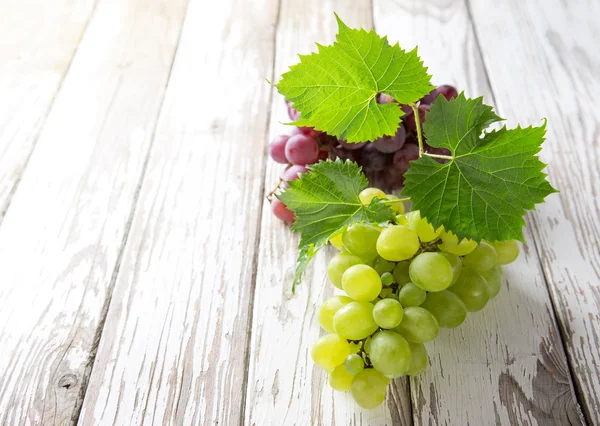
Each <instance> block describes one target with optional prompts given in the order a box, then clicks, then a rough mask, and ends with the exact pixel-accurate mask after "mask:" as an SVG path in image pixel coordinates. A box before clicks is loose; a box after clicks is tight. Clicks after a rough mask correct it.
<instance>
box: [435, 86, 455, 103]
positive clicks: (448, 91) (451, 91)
mask: <svg viewBox="0 0 600 426" xmlns="http://www.w3.org/2000/svg"><path fill="white" fill-rule="evenodd" d="M437 91H438V92H439V93H441V94H442V95H444V97H445V98H446V99H448V100H450V99H453V98H456V97H457V96H458V91H457V90H456V89H455V88H454V87H453V86H449V85H447V84H445V85H443V86H440V87H438V88H437Z"/></svg>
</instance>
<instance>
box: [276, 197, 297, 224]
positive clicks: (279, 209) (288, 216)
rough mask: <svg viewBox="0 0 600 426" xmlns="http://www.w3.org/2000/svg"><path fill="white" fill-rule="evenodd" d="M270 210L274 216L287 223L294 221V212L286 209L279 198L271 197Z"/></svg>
mask: <svg viewBox="0 0 600 426" xmlns="http://www.w3.org/2000/svg"><path fill="white" fill-rule="evenodd" d="M271 210H272V211H273V214H274V215H275V216H276V217H278V218H279V219H281V220H283V221H284V222H285V223H286V224H287V225H291V224H292V223H294V219H295V216H294V212H293V211H291V210H290V209H288V208H287V207H286V205H285V204H283V203H282V202H281V201H280V200H279V199H277V198H273V201H272V202H271Z"/></svg>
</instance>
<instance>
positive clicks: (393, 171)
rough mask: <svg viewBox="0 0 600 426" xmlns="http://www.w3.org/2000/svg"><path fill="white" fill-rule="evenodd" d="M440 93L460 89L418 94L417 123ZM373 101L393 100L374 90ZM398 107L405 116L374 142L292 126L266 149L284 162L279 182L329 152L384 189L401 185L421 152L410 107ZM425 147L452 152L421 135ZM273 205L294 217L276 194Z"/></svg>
mask: <svg viewBox="0 0 600 426" xmlns="http://www.w3.org/2000/svg"><path fill="white" fill-rule="evenodd" d="M440 95H443V96H444V97H445V98H446V99H452V98H455V97H456V96H458V92H457V91H456V89H455V88H454V87H452V86H449V85H443V86H439V87H437V88H436V89H434V90H432V91H431V92H430V93H429V94H427V95H425V96H424V97H423V98H421V100H420V101H419V107H418V112H419V119H420V122H421V125H422V124H423V122H424V121H425V114H426V113H427V112H428V111H429V105H430V104H431V103H433V102H434V101H435V100H436V99H437V98H438V96H440ZM377 102H378V103H380V104H384V103H392V102H396V101H395V100H394V99H393V98H392V97H391V96H389V95H384V94H381V95H378V97H377ZM286 104H287V108H288V115H289V116H290V118H291V119H292V120H293V121H296V120H298V118H299V117H300V113H299V112H298V111H296V110H295V109H294V108H293V107H292V105H291V103H290V102H288V101H286ZM400 108H402V110H403V111H404V116H402V122H401V123H400V127H398V130H397V131H396V134H395V135H393V136H384V137H382V138H379V139H376V140H374V141H372V142H371V141H365V142H359V143H348V142H346V141H343V140H340V139H338V138H336V137H335V136H331V135H328V134H327V133H324V132H321V131H318V130H315V129H313V128H311V127H293V128H292V134H291V135H279V136H277V137H275V139H274V140H273V141H272V142H271V144H270V145H269V155H270V156H271V158H272V159H273V160H275V161H276V162H278V163H282V164H286V165H287V167H286V169H285V171H284V172H283V175H282V176H281V182H280V184H281V185H283V186H284V187H287V186H288V184H287V182H288V181H290V180H294V179H297V178H298V175H299V174H300V173H305V172H307V171H308V169H307V168H306V166H307V165H309V164H313V163H316V162H318V161H319V160H325V159H327V158H331V159H336V158H340V159H342V160H352V161H354V162H356V163H358V165H360V166H361V167H362V169H363V171H364V173H365V175H366V176H367V179H368V180H369V185H370V186H373V187H377V188H380V189H382V190H383V191H385V192H386V193H392V192H393V191H395V190H398V189H400V188H401V187H402V185H403V183H404V173H405V172H406V171H407V170H408V169H409V168H410V161H412V160H416V159H417V158H419V147H418V143H417V124H416V121H415V116H414V112H413V109H412V108H411V107H410V106H408V105H402V104H400ZM423 148H424V150H425V152H429V153H431V154H441V155H450V151H448V150H447V149H445V148H433V147H431V146H429V145H427V140H426V139H425V137H424V136H423ZM436 160H437V161H440V162H443V161H445V160H443V159H436ZM271 208H272V210H273V213H274V214H275V216H277V217H278V218H279V219H281V220H283V221H284V222H286V223H287V224H291V223H293V221H294V213H293V212H292V211H290V210H289V209H287V208H286V206H285V204H283V203H282V202H281V201H279V200H278V199H277V198H273V199H272V201H271Z"/></svg>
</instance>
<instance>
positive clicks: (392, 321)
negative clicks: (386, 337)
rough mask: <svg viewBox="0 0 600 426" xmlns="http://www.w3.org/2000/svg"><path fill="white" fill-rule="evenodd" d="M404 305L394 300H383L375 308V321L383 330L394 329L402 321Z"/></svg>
mask: <svg viewBox="0 0 600 426" xmlns="http://www.w3.org/2000/svg"><path fill="white" fill-rule="evenodd" d="M402 314H403V311H402V305H401V304H400V302H398V301H397V300H394V299H383V300H380V301H379V302H377V304H376V305H375V307H374V308H373V319H374V320H375V322H376V323H377V325H378V326H379V327H381V328H394V327H397V326H398V324H400V321H402Z"/></svg>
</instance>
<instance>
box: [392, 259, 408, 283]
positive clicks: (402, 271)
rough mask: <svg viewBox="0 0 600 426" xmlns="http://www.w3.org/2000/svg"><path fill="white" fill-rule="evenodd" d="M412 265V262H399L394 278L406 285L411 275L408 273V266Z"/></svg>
mask: <svg viewBox="0 0 600 426" xmlns="http://www.w3.org/2000/svg"><path fill="white" fill-rule="evenodd" d="M409 267H410V262H408V261H404V262H398V263H397V264H396V267H395V268H394V272H393V273H392V275H393V276H394V280H396V282H397V283H398V285H401V286H402V285H404V284H406V283H409V282H410V275H409V273H408V268H409Z"/></svg>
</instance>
